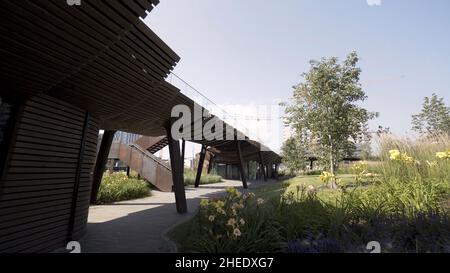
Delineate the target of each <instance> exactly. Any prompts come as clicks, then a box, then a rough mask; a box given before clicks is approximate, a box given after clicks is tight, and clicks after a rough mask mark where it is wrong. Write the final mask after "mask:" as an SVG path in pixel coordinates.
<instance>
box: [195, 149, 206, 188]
mask: <svg viewBox="0 0 450 273" xmlns="http://www.w3.org/2000/svg"><path fill="white" fill-rule="evenodd" d="M205 156H206V146H205V145H202V150H201V152H200V158H199V160H198V167H197V176H196V177H195V187H196V188H198V187H199V186H200V178H201V177H202V171H203V163H204V162H205Z"/></svg>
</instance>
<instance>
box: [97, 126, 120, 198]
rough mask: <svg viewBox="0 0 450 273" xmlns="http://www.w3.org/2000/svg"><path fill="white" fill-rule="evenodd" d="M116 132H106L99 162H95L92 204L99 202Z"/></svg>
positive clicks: (98, 157) (98, 156) (101, 145)
mask: <svg viewBox="0 0 450 273" xmlns="http://www.w3.org/2000/svg"><path fill="white" fill-rule="evenodd" d="M115 134H116V131H109V130H105V132H104V133H103V137H102V142H101V144H100V149H99V151H98V154H97V160H96V161H95V167H94V176H93V180H92V190H91V204H94V203H95V202H96V201H97V195H98V191H99V189H100V185H101V183H102V178H103V173H104V172H105V167H106V163H107V162H108V155H109V151H110V149H111V145H112V143H113V140H114V135H115Z"/></svg>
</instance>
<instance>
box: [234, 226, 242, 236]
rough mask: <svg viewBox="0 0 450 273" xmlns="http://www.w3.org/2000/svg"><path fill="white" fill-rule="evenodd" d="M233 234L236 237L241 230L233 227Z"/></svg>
mask: <svg viewBox="0 0 450 273" xmlns="http://www.w3.org/2000/svg"><path fill="white" fill-rule="evenodd" d="M233 235H234V236H236V237H239V236H241V231H240V230H239V229H238V228H235V229H234V230H233Z"/></svg>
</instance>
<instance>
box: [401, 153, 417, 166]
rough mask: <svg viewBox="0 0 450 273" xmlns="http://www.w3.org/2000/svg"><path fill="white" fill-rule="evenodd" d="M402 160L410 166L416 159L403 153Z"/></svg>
mask: <svg viewBox="0 0 450 273" xmlns="http://www.w3.org/2000/svg"><path fill="white" fill-rule="evenodd" d="M402 159H403V161H405V162H406V163H408V164H413V163H414V158H412V157H411V156H408V154H406V153H403V155H402Z"/></svg>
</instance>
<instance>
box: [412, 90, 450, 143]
mask: <svg viewBox="0 0 450 273" xmlns="http://www.w3.org/2000/svg"><path fill="white" fill-rule="evenodd" d="M412 129H413V130H414V131H416V132H419V133H421V134H442V133H445V134H450V108H449V107H447V106H446V105H445V103H444V99H443V98H438V96H437V95H436V94H435V93H433V94H432V95H431V98H429V97H425V98H424V102H423V104H422V110H421V112H420V113H419V114H416V115H413V116H412Z"/></svg>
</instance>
